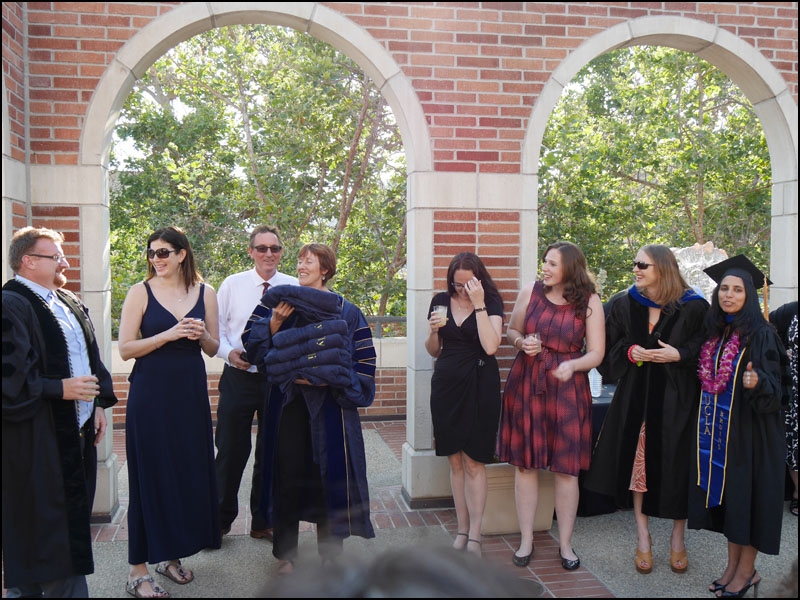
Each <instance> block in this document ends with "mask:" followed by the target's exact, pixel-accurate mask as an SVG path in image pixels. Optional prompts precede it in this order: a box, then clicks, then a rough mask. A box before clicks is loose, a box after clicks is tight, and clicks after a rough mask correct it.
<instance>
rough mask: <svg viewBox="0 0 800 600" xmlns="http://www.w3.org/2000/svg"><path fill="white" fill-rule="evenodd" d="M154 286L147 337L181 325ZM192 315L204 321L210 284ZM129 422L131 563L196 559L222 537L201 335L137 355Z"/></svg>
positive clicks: (147, 311)
mask: <svg viewBox="0 0 800 600" xmlns="http://www.w3.org/2000/svg"><path fill="white" fill-rule="evenodd" d="M144 285H145V287H146V288H147V308H146V309H145V312H144V315H143V316H142V325H141V333H142V337H150V336H153V335H156V334H157V333H160V332H162V331H166V330H167V329H169V328H171V327H173V326H174V325H175V323H176V322H177V319H176V318H175V316H174V315H173V314H172V313H170V312H169V311H168V310H167V309H165V308H164V307H163V306H161V304H159V302H158V300H156V298H155V296H154V295H153V292H152V290H151V289H150V286H149V285H148V284H147V283H146V282H145V284H144ZM186 316H188V317H193V318H196V319H203V318H204V317H205V301H204V299H203V289H202V288H201V290H200V297H199V298H198V300H197V303H196V304H195V305H194V306H193V307H192V309H191V310H190V311H189V312H188V313H187V315H186ZM129 381H130V392H129V395H128V407H127V415H126V421H125V431H126V436H127V437H126V448H127V453H128V480H129V483H130V504H129V507H128V529H129V533H128V540H129V541H128V562H129V563H130V564H132V565H136V564H141V563H144V562H149V563H157V562H161V561H165V560H172V559H176V558H182V557H185V556H190V555H192V554H195V553H197V552H199V551H200V550H202V549H204V548H219V547H220V545H221V541H222V536H221V530H220V524H219V505H218V500H217V480H216V471H215V469H214V442H213V434H212V430H211V407H210V405H209V401H208V384H207V379H206V367H205V363H204V362H203V357H202V356H201V349H200V343H199V342H198V341H197V340H189V339H185V338H183V339H180V340H176V341H173V342H167V343H166V344H164V345H163V346H162V347H161V348H159V349H157V350H154V351H153V352H151V353H150V354H147V355H145V356H142V357H140V358H137V359H136V364H135V365H134V367H133V371H132V372H131V375H130V377H129Z"/></svg>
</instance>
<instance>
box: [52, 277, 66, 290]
mask: <svg viewBox="0 0 800 600" xmlns="http://www.w3.org/2000/svg"><path fill="white" fill-rule="evenodd" d="M53 283H55V284H56V289H61V288H62V287H64V286H65V285H67V278H66V276H65V275H64V273H56V276H55V277H53Z"/></svg>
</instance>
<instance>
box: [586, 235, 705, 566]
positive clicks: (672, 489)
mask: <svg viewBox="0 0 800 600" xmlns="http://www.w3.org/2000/svg"><path fill="white" fill-rule="evenodd" d="M633 274H634V276H635V278H636V281H635V283H634V285H632V286H631V287H630V289H629V290H627V292H626V293H625V294H624V295H623V296H621V297H619V298H618V299H617V300H616V301H615V302H614V303H613V304H612V305H611V308H610V310H609V314H608V317H607V318H606V355H605V358H604V359H603V363H602V364H601V365H600V372H601V373H602V375H603V377H604V378H605V379H608V380H611V381H616V382H617V387H616V391H615V393H614V397H613V399H612V400H611V405H610V406H609V409H608V413H607V414H606V418H605V421H604V423H603V428H602V430H601V432H600V435H599V437H598V440H597V445H596V447H595V452H594V455H593V457H592V464H591V467H590V469H589V473H588V474H587V477H586V480H585V482H584V486H585V487H586V488H587V489H591V490H594V491H596V492H600V493H603V494H607V495H609V496H614V498H615V500H616V502H617V505H618V506H620V507H622V508H631V507H633V513H634V518H635V521H636V533H637V546H636V552H635V555H634V566H635V567H636V570H637V571H638V572H639V573H642V574H647V573H650V572H651V571H652V570H653V554H652V548H651V546H652V543H653V540H652V538H651V536H650V530H649V518H650V517H658V518H663V519H672V534H671V535H670V542H669V543H670V567H671V569H672V570H673V571H674V572H676V573H683V572H685V571H686V569H687V568H688V566H689V559H688V556H687V553H686V546H685V544H684V533H685V532H686V518H687V515H688V506H687V502H688V498H687V489H688V487H689V481H690V480H689V473H690V466H689V463H690V461H691V451H692V432H693V430H694V424H695V416H696V414H697V402H698V397H699V395H700V383H699V381H698V379H697V354H698V352H699V350H700V345H701V344H702V343H703V339H704V338H703V328H702V324H703V319H704V318H705V315H706V312H708V302H706V301H705V299H704V298H702V297H701V296H698V295H697V293H696V292H694V290H692V288H691V286H690V285H689V284H687V283H686V280H685V279H684V278H683V276H682V275H681V272H680V269H679V268H678V262H677V260H676V259H675V255H674V254H673V253H672V251H671V250H670V249H669V248H668V247H667V246H663V245H660V244H650V245H647V246H644V247H643V248H641V249H640V250H639V252H638V253H637V254H636V259H635V260H634V261H633Z"/></svg>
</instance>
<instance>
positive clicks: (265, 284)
mask: <svg viewBox="0 0 800 600" xmlns="http://www.w3.org/2000/svg"><path fill="white" fill-rule="evenodd" d="M261 285H262V286H264V293H265V294H266V293H267V290H268V289H269V281H265V282H264V283H262V284H261Z"/></svg>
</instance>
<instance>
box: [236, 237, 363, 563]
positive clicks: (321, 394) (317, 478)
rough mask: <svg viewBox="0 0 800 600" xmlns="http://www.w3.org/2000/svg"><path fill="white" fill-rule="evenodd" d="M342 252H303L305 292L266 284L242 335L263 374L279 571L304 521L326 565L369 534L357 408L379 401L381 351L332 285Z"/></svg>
mask: <svg viewBox="0 0 800 600" xmlns="http://www.w3.org/2000/svg"><path fill="white" fill-rule="evenodd" d="M335 273H336V256H335V254H334V252H333V250H332V249H331V248H329V247H328V246H326V245H324V244H317V243H313V244H306V245H305V246H303V247H302V248H301V249H300V252H299V254H298V261H297V277H298V280H299V283H300V286H286V285H283V286H275V287H273V288H270V289H269V290H268V291H267V292H266V293H265V294H264V296H263V298H262V299H261V303H260V305H259V306H257V307H256V310H255V312H254V314H253V316H252V317H251V320H250V323H249V326H248V329H246V330H245V332H244V334H243V335H242V340H243V342H244V347H245V350H246V351H247V356H248V358H249V360H250V362H251V363H253V364H256V365H258V367H259V369H261V370H263V371H265V372H266V374H267V379H268V383H269V384H270V385H269V390H270V391H269V398H268V411H267V414H268V423H267V429H266V433H267V435H265V442H266V441H267V440H270V441H271V443H269V442H267V443H265V444H264V456H263V457H262V464H263V465H264V472H263V475H262V481H263V484H262V486H263V487H262V497H261V509H262V514H264V516H265V518H266V520H267V526H268V527H272V528H273V529H274V533H273V549H272V554H273V556H275V558H277V559H278V573H280V574H287V573H291V572H292V571H293V570H294V560H295V558H296V556H297V544H298V532H299V524H300V521H307V522H312V523H316V525H317V544H318V551H319V554H320V556H321V557H322V559H323V561H326V560H332V559H335V558H336V556H338V555H339V554H340V553H341V550H342V541H343V539H344V538H346V537H349V536H350V535H358V536H361V537H364V538H372V537H374V536H375V533H374V531H373V528H372V524H371V523H370V518H369V491H368V486H367V473H366V457H365V452H364V439H363V437H362V433H361V419H360V417H359V414H358V408H359V407H365V406H369V405H370V404H372V401H373V400H374V397H375V348H374V346H373V344H372V332H371V330H370V328H369V325H368V324H367V321H366V319H365V318H364V315H363V314H362V312H361V310H360V309H359V308H358V307H357V306H355V305H354V304H352V303H351V302H349V301H347V300H345V299H344V298H343V297H342V296H340V295H339V294H336V293H334V292H332V291H330V290H329V289H328V288H327V283H328V282H329V281H330V280H331V279H332V278H333V276H334V275H335Z"/></svg>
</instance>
